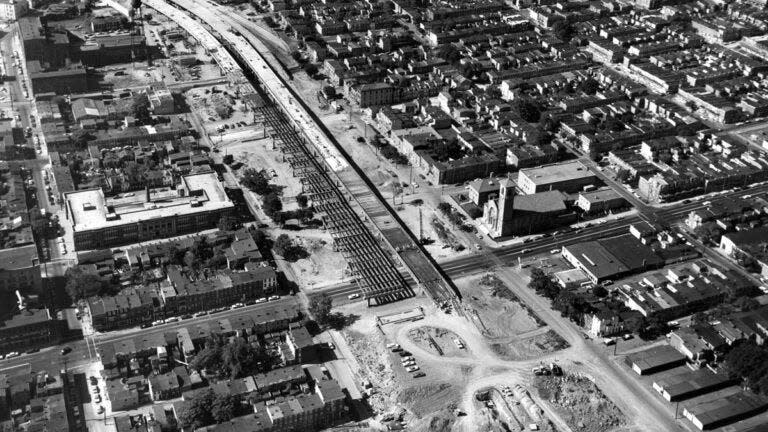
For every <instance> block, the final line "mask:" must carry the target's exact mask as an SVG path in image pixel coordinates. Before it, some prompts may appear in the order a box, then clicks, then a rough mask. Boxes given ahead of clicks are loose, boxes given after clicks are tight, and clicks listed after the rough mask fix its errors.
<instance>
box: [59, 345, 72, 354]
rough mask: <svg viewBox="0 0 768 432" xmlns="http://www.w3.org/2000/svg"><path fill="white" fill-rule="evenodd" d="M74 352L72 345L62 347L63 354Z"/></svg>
mask: <svg viewBox="0 0 768 432" xmlns="http://www.w3.org/2000/svg"><path fill="white" fill-rule="evenodd" d="M71 352H72V348H70V347H64V348H62V349H61V355H67V354H69V353H71Z"/></svg>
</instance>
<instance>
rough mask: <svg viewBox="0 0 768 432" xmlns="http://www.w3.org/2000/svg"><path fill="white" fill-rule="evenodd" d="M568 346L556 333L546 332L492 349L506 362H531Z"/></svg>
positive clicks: (495, 344)
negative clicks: (530, 360)
mask: <svg viewBox="0 0 768 432" xmlns="http://www.w3.org/2000/svg"><path fill="white" fill-rule="evenodd" d="M568 346H569V345H568V342H566V341H565V340H563V338H561V337H560V335H558V334H557V333H556V332H555V331H553V330H546V331H544V332H541V333H536V334H534V335H533V336H529V337H526V338H521V339H513V340H511V341H508V342H496V343H492V344H491V349H492V350H493V351H494V352H495V353H496V354H497V355H498V356H499V357H501V358H502V359H504V360H529V359H532V358H536V357H538V356H541V355H542V354H547V353H551V352H555V351H558V350H561V349H565V348H568Z"/></svg>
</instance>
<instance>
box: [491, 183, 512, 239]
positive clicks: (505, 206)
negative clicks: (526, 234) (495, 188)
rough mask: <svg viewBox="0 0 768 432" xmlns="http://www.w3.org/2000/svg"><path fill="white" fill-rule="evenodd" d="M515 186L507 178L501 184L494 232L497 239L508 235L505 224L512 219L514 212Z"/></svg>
mask: <svg viewBox="0 0 768 432" xmlns="http://www.w3.org/2000/svg"><path fill="white" fill-rule="evenodd" d="M514 201H515V185H514V183H512V181H511V180H509V179H507V178H505V179H504V180H502V181H500V182H499V200H498V202H497V209H498V214H497V215H496V221H495V222H496V223H495V224H494V225H495V226H494V227H493V231H494V232H495V233H496V236H497V237H500V236H504V235H506V231H507V230H505V229H504V225H505V222H507V220H509V219H511V218H512V213H513V212H514V205H513V204H514Z"/></svg>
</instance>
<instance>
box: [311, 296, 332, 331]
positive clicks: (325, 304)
mask: <svg viewBox="0 0 768 432" xmlns="http://www.w3.org/2000/svg"><path fill="white" fill-rule="evenodd" d="M332 306H333V299H331V297H329V296H328V295H327V294H320V295H317V296H314V297H312V300H310V301H309V313H310V314H312V316H313V317H315V320H316V321H317V322H318V323H319V324H327V323H328V322H329V320H330V318H331V307H332Z"/></svg>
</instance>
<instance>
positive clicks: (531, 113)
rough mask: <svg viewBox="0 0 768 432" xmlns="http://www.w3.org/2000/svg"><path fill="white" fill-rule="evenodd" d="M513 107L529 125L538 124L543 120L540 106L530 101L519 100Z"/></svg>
mask: <svg viewBox="0 0 768 432" xmlns="http://www.w3.org/2000/svg"><path fill="white" fill-rule="evenodd" d="M513 107H514V109H515V110H516V111H517V113H518V115H519V116H520V118H522V119H523V120H525V121H527V122H528V123H537V122H538V121H539V119H540V118H541V110H540V109H539V106H538V105H536V104H535V103H534V102H532V101H530V100H527V99H524V98H518V99H516V100H515V102H514V104H513Z"/></svg>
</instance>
